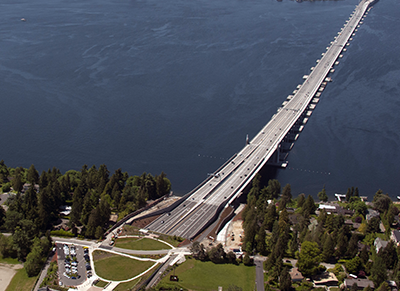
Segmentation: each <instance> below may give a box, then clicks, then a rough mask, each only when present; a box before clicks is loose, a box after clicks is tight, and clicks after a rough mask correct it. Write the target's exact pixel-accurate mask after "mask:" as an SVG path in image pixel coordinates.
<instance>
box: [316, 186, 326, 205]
mask: <svg viewBox="0 0 400 291" xmlns="http://www.w3.org/2000/svg"><path fill="white" fill-rule="evenodd" d="M318 199H319V200H320V201H324V202H326V201H328V195H327V194H326V190H325V185H324V187H323V188H322V190H321V192H319V193H318Z"/></svg>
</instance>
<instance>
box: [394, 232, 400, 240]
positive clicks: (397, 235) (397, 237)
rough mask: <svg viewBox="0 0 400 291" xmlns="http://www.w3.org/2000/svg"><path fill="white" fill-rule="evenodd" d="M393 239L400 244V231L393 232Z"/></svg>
mask: <svg viewBox="0 0 400 291" xmlns="http://www.w3.org/2000/svg"><path fill="white" fill-rule="evenodd" d="M393 238H394V240H395V242H396V243H398V242H400V231H398V230H393Z"/></svg>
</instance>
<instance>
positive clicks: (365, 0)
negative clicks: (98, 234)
mask: <svg viewBox="0 0 400 291" xmlns="http://www.w3.org/2000/svg"><path fill="white" fill-rule="evenodd" d="M373 2H374V0H362V1H361V2H360V3H359V5H357V7H356V9H355V10H354V12H353V13H352V15H351V17H350V19H349V20H348V21H346V23H345V25H344V27H343V28H342V30H341V31H340V32H339V33H338V35H337V36H336V37H335V39H334V41H332V42H331V45H330V46H329V47H328V48H327V51H326V52H325V53H324V54H323V56H322V58H321V59H320V60H318V61H317V65H316V66H315V68H314V69H313V70H312V71H311V73H310V75H309V76H307V77H306V79H305V81H304V83H303V84H302V85H301V86H300V87H299V88H298V90H297V92H296V93H295V94H294V96H293V97H292V98H291V99H290V100H288V101H287V102H285V105H284V106H283V107H281V108H279V109H278V112H277V113H276V114H274V115H273V116H272V118H271V120H270V121H269V122H268V123H267V124H266V125H265V126H264V127H263V128H262V129H261V131H260V132H259V133H258V134H257V135H256V136H255V137H254V138H253V139H252V140H251V141H250V142H249V143H248V144H246V146H245V147H244V148H243V149H242V150H241V151H240V152H239V153H238V154H236V155H235V156H233V157H232V158H231V159H230V160H229V161H228V162H227V163H225V164H224V165H223V166H222V167H221V168H220V169H218V170H217V171H216V172H215V173H214V174H213V175H212V176H211V177H209V179H207V180H206V181H205V182H204V183H203V184H201V185H200V186H198V187H197V188H196V190H195V191H193V193H192V194H191V195H188V197H186V198H185V200H184V201H183V202H182V203H181V204H180V205H179V206H177V207H176V208H174V209H173V210H171V211H169V212H167V213H165V214H163V215H161V216H160V217H159V218H158V219H156V220H155V221H153V222H152V223H151V224H149V225H148V226H147V227H146V228H147V229H149V230H152V231H155V232H160V233H165V234H170V235H177V236H181V237H185V238H189V239H192V238H194V237H195V236H197V235H198V234H199V233H200V232H202V231H203V230H204V229H205V228H206V227H207V226H208V225H209V224H210V223H211V222H212V221H214V220H215V219H216V217H217V215H218V213H219V212H220V210H222V209H223V207H224V206H227V205H229V203H230V202H231V201H232V200H234V199H235V198H236V197H237V196H238V195H239V194H240V193H241V192H242V191H243V189H244V188H245V187H246V186H247V185H248V184H249V183H250V182H251V180H252V179H253V178H254V176H255V175H256V174H257V172H258V171H259V170H260V169H261V168H262V167H263V166H264V165H265V164H266V163H267V162H268V161H270V160H271V157H274V159H275V158H276V155H278V156H279V152H280V145H281V143H282V142H283V141H284V139H285V137H286V136H287V135H288V133H290V131H291V130H292V128H293V127H294V125H295V124H296V123H297V124H298V122H299V121H300V122H302V120H303V119H304V114H305V112H307V111H308V110H309V108H310V102H311V101H312V99H313V98H314V97H315V95H316V93H317V91H318V90H320V91H321V88H322V90H323V87H324V85H323V82H324V81H325V79H326V77H327V76H328V74H329V72H330V71H331V69H332V68H333V66H334V65H335V63H336V62H337V59H338V58H339V56H340V54H341V53H342V51H343V50H344V48H345V47H346V46H347V45H348V41H349V39H350V38H351V36H352V35H353V33H354V31H355V30H356V28H357V27H358V26H359V23H360V21H361V19H362V18H363V16H364V14H365V12H366V11H367V9H368V7H369V6H370V5H372V4H373ZM336 64H337V63H336ZM321 86H322V87H321ZM274 155H275V156H274ZM277 162H279V159H277Z"/></svg>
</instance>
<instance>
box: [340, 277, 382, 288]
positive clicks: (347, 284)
mask: <svg viewBox="0 0 400 291" xmlns="http://www.w3.org/2000/svg"><path fill="white" fill-rule="evenodd" d="M354 283H356V284H357V286H358V287H361V288H366V287H367V286H368V285H369V286H370V287H371V288H375V286H374V282H372V281H371V280H368V279H360V278H358V279H345V280H344V286H345V287H351V286H353V284H354Z"/></svg>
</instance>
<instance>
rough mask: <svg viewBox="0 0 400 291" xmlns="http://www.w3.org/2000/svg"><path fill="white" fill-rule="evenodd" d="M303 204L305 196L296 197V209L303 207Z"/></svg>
mask: <svg viewBox="0 0 400 291" xmlns="http://www.w3.org/2000/svg"><path fill="white" fill-rule="evenodd" d="M304 202H306V196H305V195H304V194H303V193H302V194H300V195H299V197H297V207H303V205H304Z"/></svg>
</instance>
